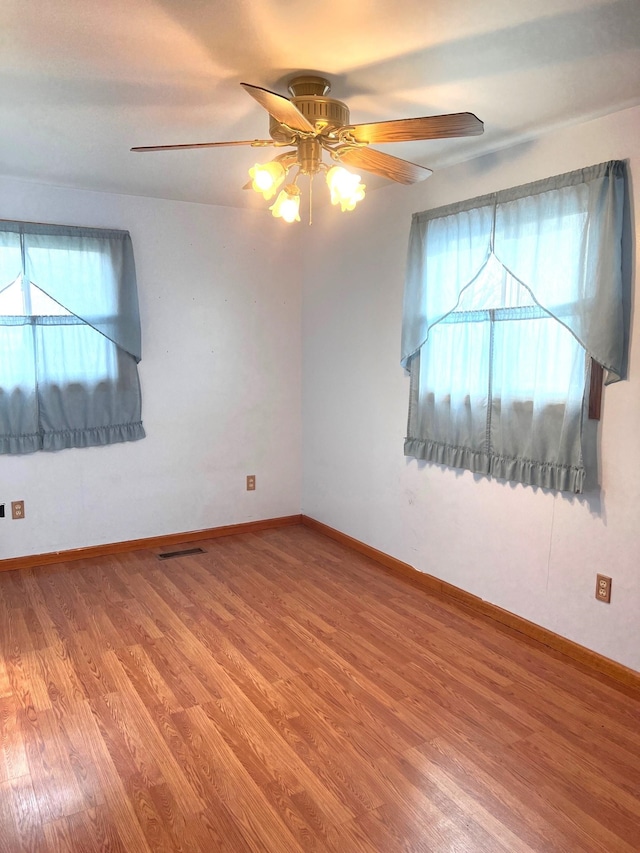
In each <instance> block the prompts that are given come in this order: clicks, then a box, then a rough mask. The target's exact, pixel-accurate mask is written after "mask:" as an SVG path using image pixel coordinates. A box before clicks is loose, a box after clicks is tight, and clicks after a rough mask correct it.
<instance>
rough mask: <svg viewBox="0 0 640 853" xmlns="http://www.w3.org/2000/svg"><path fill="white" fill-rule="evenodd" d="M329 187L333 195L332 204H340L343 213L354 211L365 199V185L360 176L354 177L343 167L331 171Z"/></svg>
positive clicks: (328, 173) (328, 177)
mask: <svg viewBox="0 0 640 853" xmlns="http://www.w3.org/2000/svg"><path fill="white" fill-rule="evenodd" d="M327 186H328V187H329V191H330V193H331V204H339V205H340V208H341V209H342V210H343V211H345V210H353V209H354V207H355V206H356V204H357V203H358V202H359V201H362V199H363V198H364V191H365V185H364V184H361V183H360V175H354V174H353V173H352V172H348V171H347V170H346V169H343V168H342V166H332V168H331V169H329V171H328V172H327Z"/></svg>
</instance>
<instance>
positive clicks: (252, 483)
mask: <svg viewBox="0 0 640 853" xmlns="http://www.w3.org/2000/svg"><path fill="white" fill-rule="evenodd" d="M255 490H256V475H255V474H247V491H248V492H255Z"/></svg>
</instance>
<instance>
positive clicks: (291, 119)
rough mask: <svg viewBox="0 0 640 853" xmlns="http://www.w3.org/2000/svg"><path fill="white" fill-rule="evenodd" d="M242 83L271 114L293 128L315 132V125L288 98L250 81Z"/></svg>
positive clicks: (246, 90)
mask: <svg viewBox="0 0 640 853" xmlns="http://www.w3.org/2000/svg"><path fill="white" fill-rule="evenodd" d="M240 85H241V86H242V88H243V89H244V90H245V92H248V94H249V95H251V97H252V98H255V99H256V101H257V102H258V103H259V104H260V106H261V107H264V108H265V110H266V111H267V112H268V113H269V115H272V116H273V117H274V118H275V119H277V120H278V121H279V122H281V123H282V124H286V125H287V126H288V127H290V128H292V129H293V130H303V131H305V132H307V133H314V132H315V127H314V126H313V125H312V124H311V122H310V121H309V120H308V119H306V118H305V117H304V116H303V115H302V113H301V112H300V110H299V109H298V108H297V107H296V105H295V104H292V103H291V101H290V100H289V99H288V98H285V97H283V96H282V95H278V94H276V93H275V92H270V91H269V90H268V89H262V88H261V87H260V86H252V85H251V84H250V83H241V84H240Z"/></svg>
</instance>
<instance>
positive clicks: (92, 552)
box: [0, 515, 302, 572]
mask: <svg viewBox="0 0 640 853" xmlns="http://www.w3.org/2000/svg"><path fill="white" fill-rule="evenodd" d="M301 522H302V516H301V515H285V516H281V517H280V518H264V519H262V520H261V521H247V522H244V523H243V524H227V525H225V526H224V527H210V528H209V529H207V530H188V531H185V532H183V533H168V534H165V535H164V536H152V537H150V538H149V539H129V540H127V541H124V542H111V543H107V544H105V545H90V546H89V547H87V548H74V549H73V550H70V551H50V552H49V553H47V554H30V555H28V556H26V557H12V558H10V559H8V560H0V572H5V571H10V570H12V569H30V568H33V567H35V566H46V565H51V564H52V563H67V562H69V561H71V560H88V559H92V558H94V557H106V556H108V555H109V554H121V553H123V552H124V551H142V550H146V549H147V548H166V547H167V546H168V545H180V544H182V543H183V542H199V541H200V540H202V539H217V538H218V537H220V536H235V535H236V534H238V533H257V532H258V531H260V530H271V529H272V528H274V527H289V526H290V525H293V524H300V523H301Z"/></svg>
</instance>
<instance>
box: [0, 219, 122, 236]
mask: <svg viewBox="0 0 640 853" xmlns="http://www.w3.org/2000/svg"><path fill="white" fill-rule="evenodd" d="M3 222H10V223H11V224H12V225H13V224H15V225H37V226H41V227H43V228H78V229H84V230H85V231H118V232H119V233H121V234H129V231H128V230H126V229H124V228H105V226H103V225H69V224H68V223H64V222H36V221H35V220H32V219H3V218H2V217H0V225H1V224H2V223H3Z"/></svg>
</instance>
